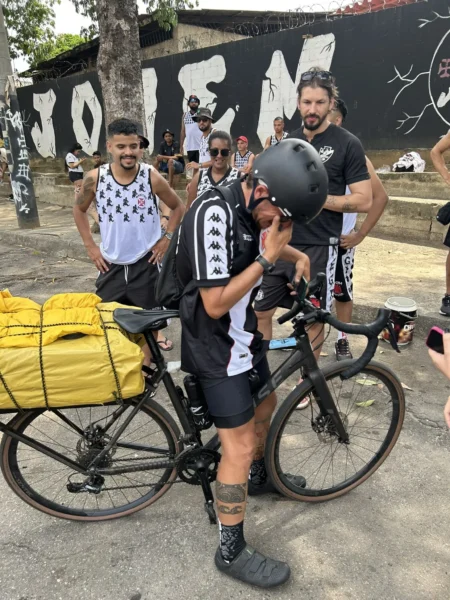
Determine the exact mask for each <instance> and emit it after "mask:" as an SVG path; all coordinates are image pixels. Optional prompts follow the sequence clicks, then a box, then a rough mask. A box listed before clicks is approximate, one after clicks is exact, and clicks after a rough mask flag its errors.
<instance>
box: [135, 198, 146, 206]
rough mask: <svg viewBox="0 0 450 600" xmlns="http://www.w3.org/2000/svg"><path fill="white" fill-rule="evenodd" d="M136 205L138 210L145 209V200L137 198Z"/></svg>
mask: <svg viewBox="0 0 450 600" xmlns="http://www.w3.org/2000/svg"><path fill="white" fill-rule="evenodd" d="M137 205H138V206H139V208H145V198H143V197H142V196H139V198H138V199H137Z"/></svg>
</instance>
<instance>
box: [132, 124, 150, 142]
mask: <svg viewBox="0 0 450 600" xmlns="http://www.w3.org/2000/svg"><path fill="white" fill-rule="evenodd" d="M134 124H135V125H136V133H137V135H138V136H139V137H140V138H141V140H142V143H143V145H144V148H148V147H149V146H150V142H149V141H148V139H147V138H146V137H145V135H144V128H143V127H142V125H141V123H138V122H137V121H134Z"/></svg>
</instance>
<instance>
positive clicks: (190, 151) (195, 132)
mask: <svg viewBox="0 0 450 600" xmlns="http://www.w3.org/2000/svg"><path fill="white" fill-rule="evenodd" d="M199 106H200V100H199V98H197V96H196V95H195V94H191V95H190V96H189V98H188V110H187V112H185V113H184V114H183V117H182V119H181V133H180V149H181V152H183V148H184V143H185V142H186V153H187V156H188V160H189V162H196V163H198V162H199V160H200V158H199V150H200V141H201V139H202V132H201V131H200V129H199V127H198V124H197V122H196V121H195V120H194V117H195V116H196V115H197V113H198V107H199Z"/></svg>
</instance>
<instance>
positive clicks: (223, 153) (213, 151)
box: [209, 148, 230, 158]
mask: <svg viewBox="0 0 450 600" xmlns="http://www.w3.org/2000/svg"><path fill="white" fill-rule="evenodd" d="M209 154H210V155H211V156H212V158H217V157H218V156H219V154H220V156H223V157H224V158H226V157H227V156H230V150H229V148H223V149H222V150H220V148H211V150H210V151H209Z"/></svg>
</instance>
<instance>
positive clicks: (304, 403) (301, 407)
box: [295, 396, 311, 410]
mask: <svg viewBox="0 0 450 600" xmlns="http://www.w3.org/2000/svg"><path fill="white" fill-rule="evenodd" d="M310 404H311V396H305V397H304V398H302V399H301V400H300V402H299V403H298V404H297V406H296V407H295V410H305V408H308V406H309V405H310Z"/></svg>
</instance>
